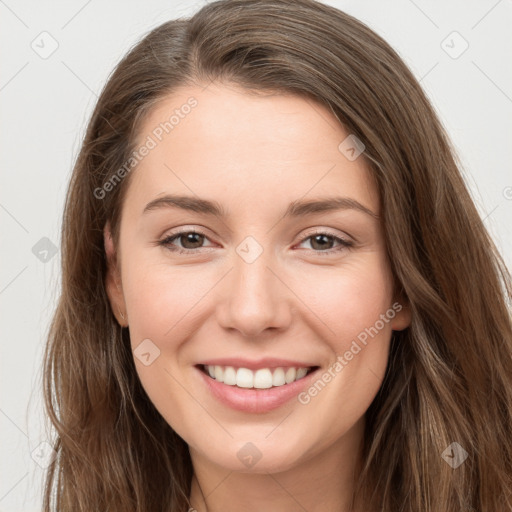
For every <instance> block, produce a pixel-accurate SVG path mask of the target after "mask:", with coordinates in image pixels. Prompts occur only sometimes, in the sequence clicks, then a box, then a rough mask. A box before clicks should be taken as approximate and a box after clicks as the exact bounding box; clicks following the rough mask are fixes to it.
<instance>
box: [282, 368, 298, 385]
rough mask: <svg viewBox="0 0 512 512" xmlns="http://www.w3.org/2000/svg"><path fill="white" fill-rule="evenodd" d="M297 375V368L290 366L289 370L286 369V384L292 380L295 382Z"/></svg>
mask: <svg viewBox="0 0 512 512" xmlns="http://www.w3.org/2000/svg"><path fill="white" fill-rule="evenodd" d="M296 376H297V370H295V368H288V370H286V373H285V374H284V379H285V380H286V384H290V382H293V381H294V380H295V377H296Z"/></svg>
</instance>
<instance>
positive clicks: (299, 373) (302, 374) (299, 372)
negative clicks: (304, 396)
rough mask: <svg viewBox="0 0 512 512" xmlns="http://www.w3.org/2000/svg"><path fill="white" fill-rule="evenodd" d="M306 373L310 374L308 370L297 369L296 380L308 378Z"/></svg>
mask: <svg viewBox="0 0 512 512" xmlns="http://www.w3.org/2000/svg"><path fill="white" fill-rule="evenodd" d="M306 373H308V369H307V368H297V377H296V379H302V377H305V376H306Z"/></svg>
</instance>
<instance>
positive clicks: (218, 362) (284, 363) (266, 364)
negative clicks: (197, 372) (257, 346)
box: [198, 357, 316, 370]
mask: <svg viewBox="0 0 512 512" xmlns="http://www.w3.org/2000/svg"><path fill="white" fill-rule="evenodd" d="M198 364H199V365H206V366H233V367H235V368H247V369H249V370H259V369H260V368H290V367H294V368H312V367H314V366H316V365H313V364H311V363H303V362H301V361H294V360H291V359H277V358H273V357H265V358H262V359H257V360H249V359H242V358H233V357H224V358H216V359H208V360H207V361H201V362H200V363H198Z"/></svg>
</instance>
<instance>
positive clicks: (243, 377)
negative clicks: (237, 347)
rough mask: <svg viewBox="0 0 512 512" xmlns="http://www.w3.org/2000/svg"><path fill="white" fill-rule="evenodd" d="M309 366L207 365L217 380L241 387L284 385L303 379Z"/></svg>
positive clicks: (211, 374)
mask: <svg viewBox="0 0 512 512" xmlns="http://www.w3.org/2000/svg"><path fill="white" fill-rule="evenodd" d="M308 369H309V368H293V367H292V368H286V369H285V368H273V369H271V368H260V369H259V370H256V371H254V372H253V371H252V370H249V369H248V368H238V369H237V368H234V367H233V366H217V365H216V366H205V370H206V372H207V373H208V375H209V376H210V377H211V378H212V379H215V380H216V381H217V382H223V383H224V384H227V385H228V386H238V387H239V388H255V389H268V388H271V387H277V386H284V385H285V384H291V383H292V382H294V381H296V380H299V379H302V378H303V377H305V376H306V375H307V373H308Z"/></svg>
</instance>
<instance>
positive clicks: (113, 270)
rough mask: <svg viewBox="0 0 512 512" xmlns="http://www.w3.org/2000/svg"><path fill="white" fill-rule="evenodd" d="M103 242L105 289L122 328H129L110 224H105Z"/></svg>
mask: <svg viewBox="0 0 512 512" xmlns="http://www.w3.org/2000/svg"><path fill="white" fill-rule="evenodd" d="M103 240H104V245H105V257H106V260H107V274H106V276H105V289H106V291H107V295H108V298H109V301H110V307H111V308H112V312H113V313H114V316H115V317H116V320H117V322H118V323H119V325H120V326H121V327H127V326H128V314H127V312H126V304H125V301H124V294H123V288H122V284H121V275H120V272H119V267H118V263H117V253H116V250H115V247H114V240H113V239H112V233H111V229H110V222H107V223H106V224H105V228H104V229H103Z"/></svg>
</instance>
